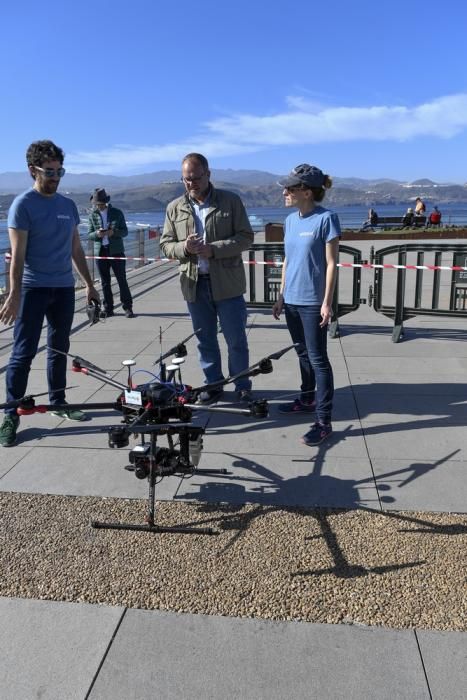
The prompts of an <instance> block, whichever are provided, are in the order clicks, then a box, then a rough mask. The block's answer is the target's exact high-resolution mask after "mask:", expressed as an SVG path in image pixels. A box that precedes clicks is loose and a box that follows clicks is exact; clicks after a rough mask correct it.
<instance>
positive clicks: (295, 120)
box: [67, 93, 467, 173]
mask: <svg viewBox="0 0 467 700" xmlns="http://www.w3.org/2000/svg"><path fill="white" fill-rule="evenodd" d="M286 102H287V109H286V110H285V111H284V112H282V113H278V114H273V115H266V116H257V115H253V114H234V115H232V116H227V117H221V118H219V119H214V120H211V121H208V122H206V123H205V124H203V125H202V128H201V133H200V134H198V135H197V136H194V137H192V138H187V139H184V140H182V141H180V142H178V143H177V142H176V143H170V144H162V145H152V146H132V145H130V144H121V145H115V146H113V147H111V148H108V149H104V150H101V151H96V152H85V151H81V152H77V153H72V154H70V155H69V156H68V157H67V168H68V169H69V170H71V171H83V170H87V171H92V172H102V173H110V172H122V171H125V170H128V169H131V170H139V169H140V168H143V167H147V166H151V165H154V164H156V163H161V162H176V163H179V162H180V160H181V158H182V157H183V155H184V154H185V153H188V152H190V151H198V152H201V153H206V154H208V156H209V157H210V158H213V157H219V156H229V155H237V154H239V153H253V152H256V151H262V150H265V149H267V148H271V147H277V146H287V145H292V144H296V145H306V144H316V143H329V142H343V141H408V140H411V139H415V138H417V137H424V136H432V137H435V138H451V137H453V136H455V135H456V134H458V133H460V132H461V131H463V130H464V129H465V128H466V127H467V94H466V93H459V94H457V95H448V96H445V97H439V98H437V99H434V100H433V101H432V102H427V103H425V104H420V105H417V106H415V107H405V106H373V107H326V106H323V105H322V104H321V103H320V102H318V101H317V100H316V101H315V100H314V99H313V98H311V99H307V98H303V97H300V96H298V97H294V96H290V97H287V100H286Z"/></svg>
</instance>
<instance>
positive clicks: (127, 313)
mask: <svg viewBox="0 0 467 700" xmlns="http://www.w3.org/2000/svg"><path fill="white" fill-rule="evenodd" d="M125 316H126V317H127V318H135V314H134V313H133V309H125Z"/></svg>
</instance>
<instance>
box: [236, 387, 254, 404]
mask: <svg viewBox="0 0 467 700" xmlns="http://www.w3.org/2000/svg"><path fill="white" fill-rule="evenodd" d="M236 394H237V401H240V403H251V402H252V401H253V395H252V393H251V391H250V390H249V389H239V390H238V391H237V392H236Z"/></svg>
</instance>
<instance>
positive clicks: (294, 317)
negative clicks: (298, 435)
mask: <svg viewBox="0 0 467 700" xmlns="http://www.w3.org/2000/svg"><path fill="white" fill-rule="evenodd" d="M278 184H279V185H280V186H281V187H283V188H284V198H285V206H286V207H297V209H298V211H297V212H294V213H293V214H290V215H289V216H288V217H287V219H286V221H285V235H284V244H285V259H284V265H283V268H282V281H281V290H280V294H279V298H278V300H277V301H276V303H275V304H274V306H273V309H272V313H273V316H274V318H276V319H279V317H280V314H281V313H282V310H283V309H284V310H285V320H286V322H287V327H288V329H289V332H290V335H291V337H292V340H293V342H294V343H298V345H297V347H296V350H297V354H298V358H299V362H300V374H301V379H302V384H301V393H300V398H297V399H295V401H293V402H291V403H286V404H281V405H280V406H279V411H280V412H281V413H286V414H299V413H312V412H314V411H316V417H317V421H316V423H315V424H314V425H313V426H312V427H311V429H310V430H309V431H308V432H307V433H306V435H304V436H303V438H302V441H303V442H304V443H305V444H306V445H319V444H320V443H321V442H323V440H326V439H327V438H328V437H329V436H330V435H331V433H332V425H331V414H332V399H333V394H334V381H333V375H332V368H331V363H330V362H329V358H328V354H327V325H328V323H329V321H330V319H331V303H332V297H333V294H334V287H335V283H336V271H337V257H338V252H339V237H340V234H341V229H340V224H339V219H338V217H337V214H333V213H332V212H330V211H329V210H328V209H324V207H322V206H320V202H321V201H322V200H323V198H324V195H325V193H326V190H327V189H329V188H330V187H331V186H332V180H331V178H330V177H329V175H325V174H324V173H323V172H322V171H321V170H320V169H319V168H316V167H315V166H313V165H308V164H306V163H304V164H303V165H298V166H297V167H296V168H294V169H293V170H292V172H291V173H290V174H289V175H288V176H287V177H286V178H284V179H283V180H280V181H279V183H278ZM315 387H316V389H315Z"/></svg>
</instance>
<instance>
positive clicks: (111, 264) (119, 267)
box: [97, 248, 133, 312]
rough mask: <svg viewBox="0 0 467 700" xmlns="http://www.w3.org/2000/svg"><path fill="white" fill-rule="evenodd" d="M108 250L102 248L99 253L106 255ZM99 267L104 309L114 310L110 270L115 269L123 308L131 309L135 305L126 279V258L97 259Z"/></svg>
mask: <svg viewBox="0 0 467 700" xmlns="http://www.w3.org/2000/svg"><path fill="white" fill-rule="evenodd" d="M106 254H107V251H105V250H102V248H101V251H100V253H99V255H106ZM97 269H98V270H99V275H100V278H101V283H102V295H103V297H104V309H105V310H106V311H107V312H108V311H113V310H114V297H113V294H112V282H111V280H110V271H111V270H113V273H114V275H115V279H116V280H117V282H118V287H119V289H120V301H121V302H122V306H123V308H124V309H125V310H126V309H131V308H132V307H133V299H132V298H131V292H130V289H129V287H128V282H127V281H126V272H125V260H97Z"/></svg>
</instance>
